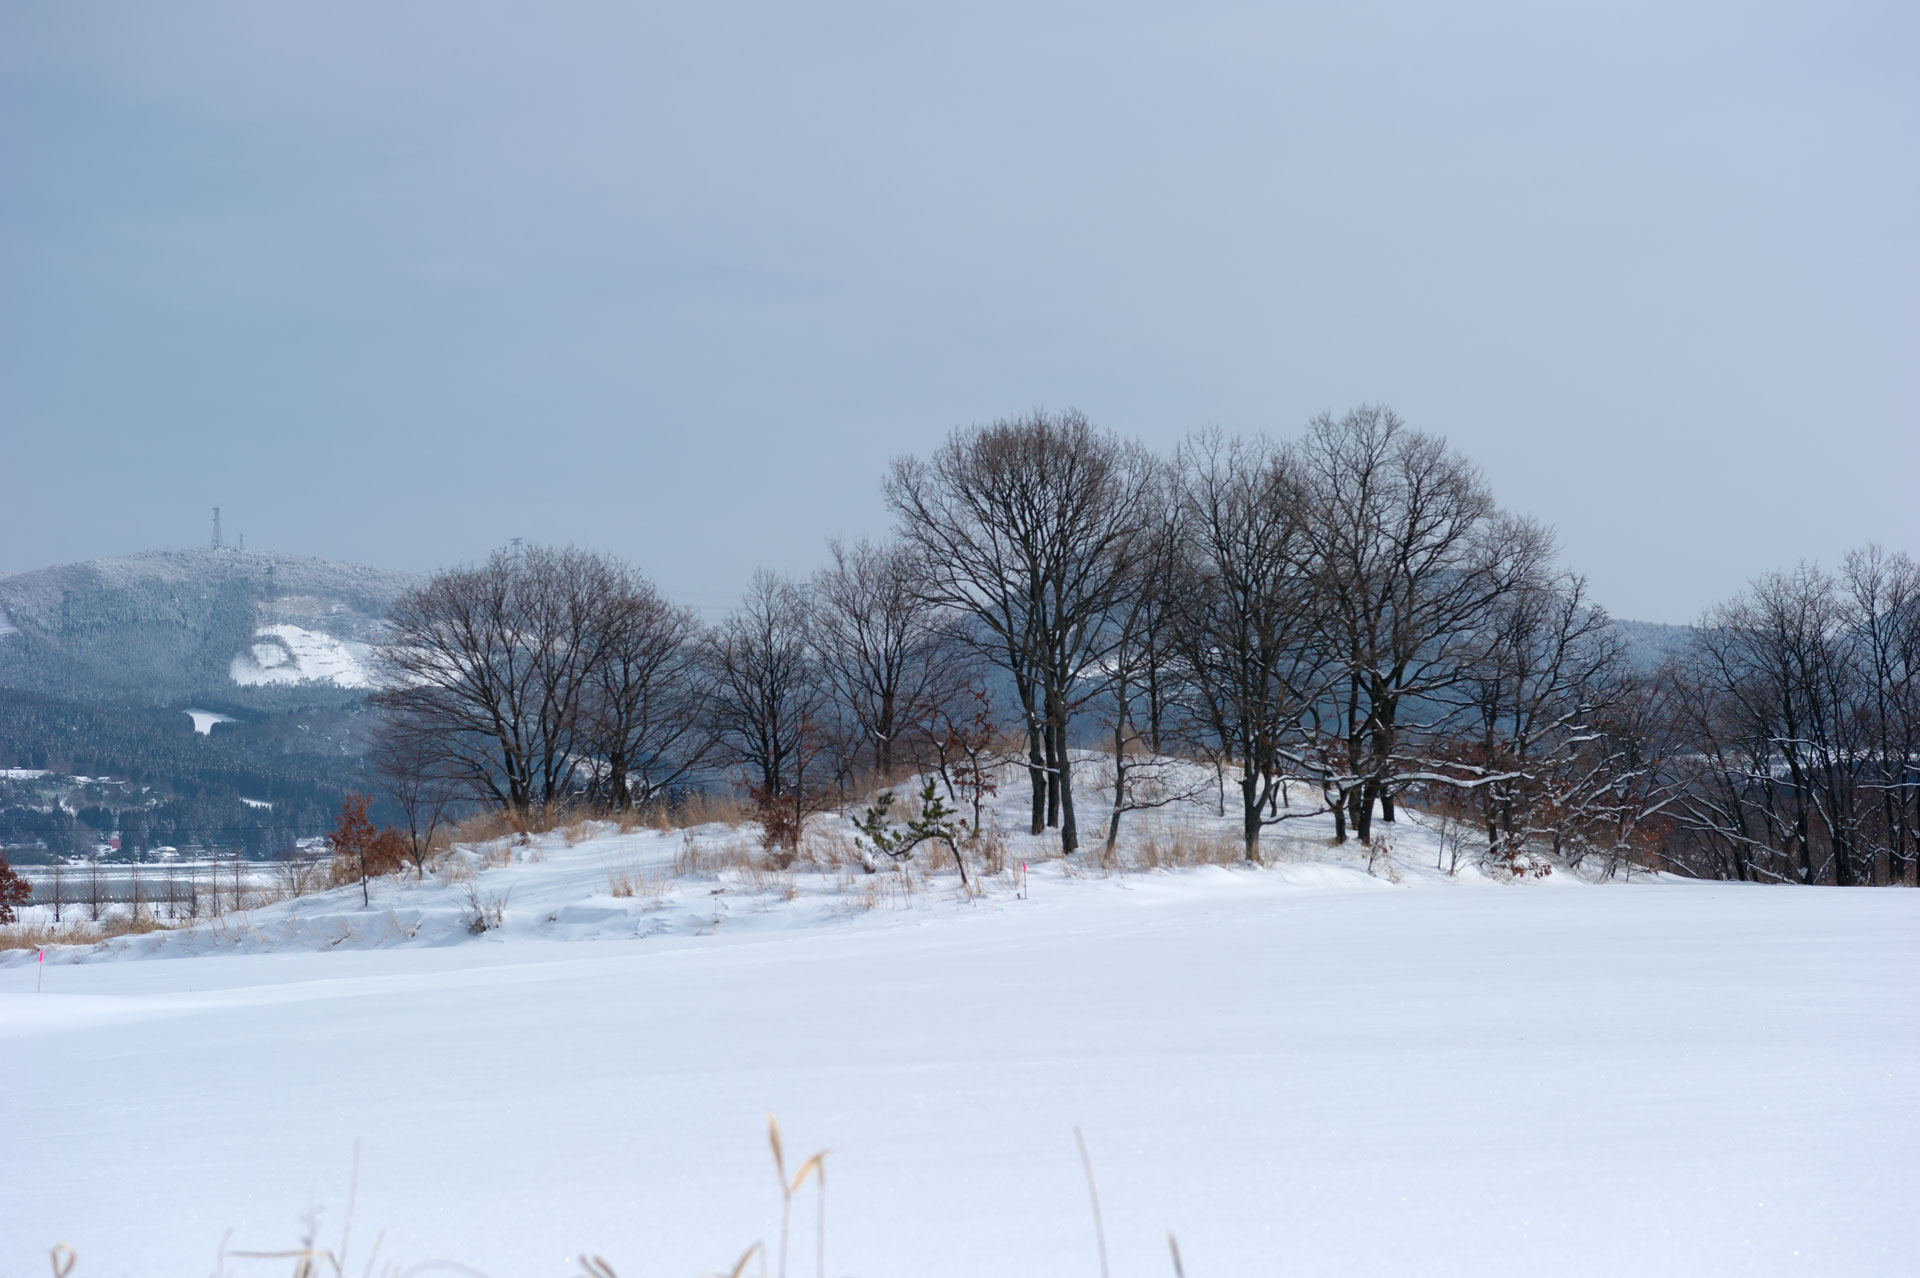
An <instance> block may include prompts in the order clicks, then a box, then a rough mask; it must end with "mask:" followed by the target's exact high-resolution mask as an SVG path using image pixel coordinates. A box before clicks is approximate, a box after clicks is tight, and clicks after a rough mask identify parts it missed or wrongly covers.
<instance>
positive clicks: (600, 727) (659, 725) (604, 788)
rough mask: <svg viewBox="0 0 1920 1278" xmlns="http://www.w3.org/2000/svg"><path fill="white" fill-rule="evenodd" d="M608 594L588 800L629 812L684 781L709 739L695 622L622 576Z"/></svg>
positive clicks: (588, 729) (649, 587) (616, 575)
mask: <svg viewBox="0 0 1920 1278" xmlns="http://www.w3.org/2000/svg"><path fill="white" fill-rule="evenodd" d="M610 586H611V590H610V592H609V595H608V597H607V598H606V599H605V600H604V602H603V607H602V609H601V613H600V617H599V620H598V625H599V626H600V628H601V633H600V634H599V636H598V642H597V644H596V650H597V652H598V656H599V660H598V662H597V663H596V664H595V665H593V666H592V667H590V668H589V669H588V670H587V672H586V684H587V688H586V695H585V700H584V712H585V729H584V733H583V735H584V739H585V741H586V743H587V746H588V749H589V751H590V752H591V753H592V755H593V757H594V760H595V770H594V775H593V778H592V782H591V785H590V791H591V793H593V794H594V795H595V796H596V797H598V798H600V799H601V800H603V801H604V802H605V803H606V804H607V805H608V806H609V807H611V808H612V809H614V810H615V811H626V810H627V809H629V808H633V807H641V806H645V805H647V804H650V803H652V802H654V801H656V800H657V799H659V798H661V797H662V796H664V795H665V794H667V793H668V792H669V790H670V789H671V788H672V787H674V786H676V785H679V784H681V783H682V782H683V781H685V780H686V778H687V777H688V776H689V775H690V774H691V773H692V772H693V771H694V770H695V769H696V768H697V767H699V765H700V763H701V762H702V761H703V760H704V759H705V758H706V756H707V754H708V752H709V751H710V749H711V746H712V737H711V735H710V734H709V732H708V731H707V724H706V711H705V706H704V700H705V696H706V684H705V681H704V677H703V675H702V671H701V665H700V662H701V650H700V637H701V636H700V626H699V622H698V621H697V620H696V619H695V617H694V615H693V613H692V612H691V611H689V610H687V609H685V608H678V607H675V606H673V605H672V604H669V603H668V602H667V601H666V600H664V599H662V598H661V597H660V595H659V592H658V591H656V590H655V589H654V587H653V584H652V583H651V582H649V581H646V580H645V579H644V578H641V577H640V576H638V575H637V574H635V573H633V572H632V571H630V570H628V569H626V568H624V567H619V568H616V569H615V570H614V572H613V574H612V578H611V582H610Z"/></svg>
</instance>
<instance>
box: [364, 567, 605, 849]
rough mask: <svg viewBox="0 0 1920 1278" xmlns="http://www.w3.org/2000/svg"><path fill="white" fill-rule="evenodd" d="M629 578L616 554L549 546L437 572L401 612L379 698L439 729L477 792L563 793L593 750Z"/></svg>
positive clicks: (512, 797) (542, 797)
mask: <svg viewBox="0 0 1920 1278" xmlns="http://www.w3.org/2000/svg"><path fill="white" fill-rule="evenodd" d="M619 578H620V570H619V569H618V567H617V566H616V565H615V564H614V563H613V562H612V561H611V560H608V559H605V558H604V557H601V556H597V555H590V554H586V553H584V552H581V551H576V550H552V549H546V548H542V547H534V548H531V549H528V550H526V551H525V552H523V553H522V554H519V555H514V554H509V553H507V552H505V551H497V552H495V553H494V555H493V556H492V557H491V558H490V559H488V561H487V562H486V563H485V564H484V565H481V566H480V567H477V568H462V569H455V570H452V571H449V572H443V573H439V574H437V575H436V576H434V577H433V578H432V579H431V580H430V581H428V582H427V583H426V584H425V585H424V586H421V587H420V588H419V589H417V590H414V591H411V592H409V593H408V594H406V595H404V596H402V597H401V598H400V599H399V600H398V601H397V602H396V603H395V604H394V606H393V608H392V610H391V612H390V614H389V622H390V626H391V633H390V637H389V640H388V642H387V643H385V644H383V645H382V646H381V648H380V649H379V661H380V676H381V677H380V682H381V689H380V691H379V693H378V694H377V695H376V701H377V702H378V704H379V705H380V706H381V707H382V709H384V710H386V711H387V712H388V713H389V715H390V716H391V717H392V718H394V719H395V720H404V721H407V722H411V723H414V724H418V725H420V726H422V727H423V728H425V729H428V730H431V731H433V732H435V733H436V734H437V736H438V741H439V748H440V749H441V750H442V752H443V754H444V757H445V759H446V761H447V762H448V764H449V766H450V767H451V768H452V769H453V770H454V771H455V772H456V774H457V775H459V776H460V778H461V779H462V780H463V781H464V782H465V784H466V785H467V786H468V787H469V788H470V790H471V791H472V792H473V793H474V794H475V795H476V796H477V797H481V798H486V799H490V800H492V801H493V802H496V803H498V804H500V805H501V806H503V807H506V808H509V809H511V810H513V811H516V812H519V811H525V810H527V809H529V808H531V807H534V806H535V805H550V804H552V803H554V802H556V801H557V800H559V799H561V798H563V797H564V796H565V795H567V794H568V793H569V792H570V791H571V790H572V789H573V787H574V784H575V780H576V773H577V772H578V770H579V768H580V766H581V764H582V762H583V760H585V759H587V758H588V751H587V744H588V743H587V740H586V723H585V718H584V715H583V713H582V707H583V705H584V703H585V700H586V697H587V693H588V688H589V682H590V680H589V675H590V673H591V672H592V671H593V670H595V669H596V668H597V667H598V666H599V665H600V663H601V661H602V657H603V652H604V645H605V644H606V642H607V637H608V632H609V627H608V626H607V624H606V618H605V613H606V610H607V606H608V601H609V600H610V599H611V598H613V597H614V596H615V595H616V593H617V586H618V582H619Z"/></svg>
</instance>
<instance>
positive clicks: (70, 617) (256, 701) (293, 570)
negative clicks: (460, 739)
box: [0, 549, 420, 709]
mask: <svg viewBox="0 0 1920 1278" xmlns="http://www.w3.org/2000/svg"><path fill="white" fill-rule="evenodd" d="M419 581H420V578H419V577H417V576H415V575H414V574H412V573H404V572H395V571H392V570H390V569H382V568H371V567H366V566H363V565H359V564H345V563H337V562H333V561H330V560H325V559H317V558H314V557H311V556H307V555H289V554H281V553H278V552H272V551H261V550H226V549H222V550H213V549H200V550H161V551H149V552H146V553H143V554H137V555H125V556H121V557H119V558H114V559H99V560H94V561H91V562H88V563H78V564H63V565H60V566H58V567H53V568H42V569H39V570H37V571H34V572H26V573H18V574H15V575H13V576H10V577H0V687H11V688H23V689H31V690H33V691H37V692H45V693H50V694H54V695H58V696H69V697H75V698H78V699H81V700H92V699H97V698H100V697H108V698H115V699H117V698H122V697H131V698H135V699H138V700H143V701H146V702H147V703H148V704H167V703H170V702H172V701H175V700H177V699H179V698H182V697H189V698H192V697H200V698H207V697H215V698H220V699H224V700H228V701H234V702H237V703H238V704H241V705H250V706H257V707H259V708H262V709H266V708H277V707H284V706H285V705H287V704H288V698H287V696H286V695H285V693H284V691H283V690H285V689H287V688H289V687H294V686H298V685H303V684H304V685H310V686H309V691H314V692H317V691H319V689H320V688H322V687H326V686H331V687H334V688H352V689H360V688H364V687H365V686H366V683H367V680H366V677H365V669H364V659H365V655H366V651H367V645H368V644H369V643H370V642H371V641H373V640H375V639H377V638H378V635H379V631H380V628H381V626H382V624H383V620H382V619H383V618H384V616H385V614H386V611H387V609H388V607H389V606H390V605H391V604H392V603H393V601H394V599H396V598H398V597H399V595H400V594H401V593H403V592H404V591H406V590H407V589H409V588H410V587H412V586H414V585H416V584H418V582H419ZM294 699H295V700H296V701H298V700H303V699H304V698H300V697H296V698H294Z"/></svg>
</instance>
